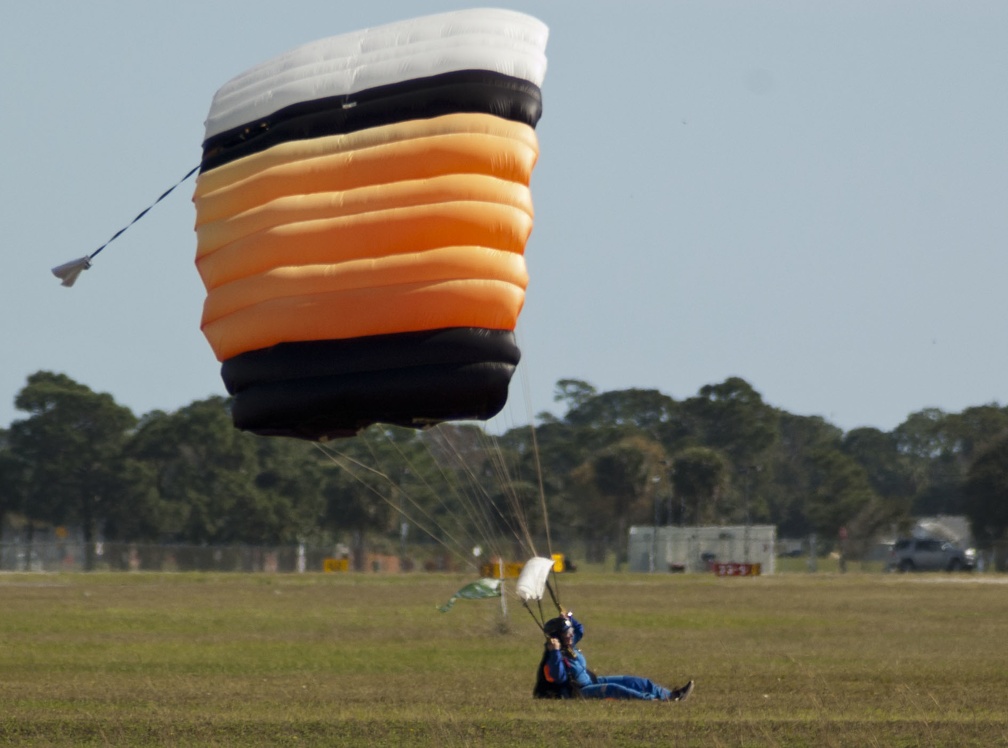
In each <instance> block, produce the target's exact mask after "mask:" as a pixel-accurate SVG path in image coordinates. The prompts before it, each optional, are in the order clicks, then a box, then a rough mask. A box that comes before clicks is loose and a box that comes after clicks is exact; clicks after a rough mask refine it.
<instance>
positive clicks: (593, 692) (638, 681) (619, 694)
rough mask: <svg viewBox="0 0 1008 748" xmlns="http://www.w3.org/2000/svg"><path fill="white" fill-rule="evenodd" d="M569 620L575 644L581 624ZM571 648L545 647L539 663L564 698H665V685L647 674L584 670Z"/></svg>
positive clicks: (582, 661) (667, 696)
mask: <svg viewBox="0 0 1008 748" xmlns="http://www.w3.org/2000/svg"><path fill="white" fill-rule="evenodd" d="M570 622H571V626H572V628H573V629H574V641H573V644H577V643H578V642H579V641H581V637H583V636H584V626H582V625H581V623H579V622H578V621H576V620H575V619H574V618H571V619H570ZM572 650H573V657H571V654H570V652H564V651H563V650H556V649H549V650H547V652H546V657H545V662H544V664H543V676H544V677H545V678H546V680H547V682H549V683H552V684H558V685H559V687H560V691H561V693H562V695H563V696H564V697H565V698H570V697H572V696H575V695H580V696H582V697H583V698H586V699H645V700H648V701H654V700H658V701H668V700H669V699H670V697H671V694H670V691H669V690H668V689H667V688H664V687H662V686H659V685H658V684H657V683H654V682H652V681H650V680H648V679H647V678H638V677H637V676H635V675H594V674H593V673H591V672H590V671H589V670H588V663H587V661H586V660H585V657H584V655H583V654H581V650H579V649H573V648H572ZM575 687H576V688H577V693H575Z"/></svg>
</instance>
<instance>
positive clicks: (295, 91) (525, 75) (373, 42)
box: [205, 8, 549, 138]
mask: <svg viewBox="0 0 1008 748" xmlns="http://www.w3.org/2000/svg"><path fill="white" fill-rule="evenodd" d="M548 35H549V30H548V29H547V27H546V25H545V24H544V23H543V22H542V21H540V20H538V19H537V18H533V17H532V16H529V15H525V14H524V13H518V12H516V11H511V10H501V9H491V8H483V9H473V10H461V11H455V12H452V13H441V14H438V15H433V16H424V17H421V18H414V19H411V20H408V21H399V22H397V23H390V24H387V25H385V26H376V27H374V28H370V29H364V30H361V31H355V32H352V33H349V34H342V35H339V36H333V37H330V38H328V39H321V40H319V41H316V42H311V43H309V44H305V45H302V46H300V47H297V48H296V49H293V50H291V51H290V52H287V53H286V54H283V55H280V56H279V57H275V58H273V59H272V60H268V61H267V62H264V63H262V64H260V65H257V66H255V67H253V68H251V69H249V70H247V71H245V72H244V73H242V74H240V75H238V76H236V77H235V78H233V79H231V80H230V81H229V82H228V83H226V84H225V85H224V86H222V87H221V88H220V90H218V91H217V93H216V94H215V95H214V98H213V102H212V103H211V105H210V113H209V115H208V116H207V120H206V135H205V137H206V138H210V137H212V136H214V135H217V134H218V133H221V132H224V131H226V130H230V129H231V128H234V127H238V126H240V125H243V124H245V123H248V122H254V121H256V120H258V119H261V118H263V117H265V116H267V115H269V114H272V113H273V112H276V111H279V110H280V109H283V108H284V107H286V106H290V105H291V104H296V103H298V102H302V101H314V100H316V99H322V98H326V97H329V96H348V95H352V94H353V93H356V92H358V91H364V90H366V89H369V88H374V87H376V86H383V85H388V84H391V83H399V82H402V81H408V80H412V79H414V78H424V77H428V76H432V75H439V74H441V73H450V72H456V71H459V70H489V71H492V72H496V73H502V74H505V75H509V76H512V77H515V78H521V79H523V80H527V81H530V82H531V83H534V84H535V85H536V86H541V85H542V82H543V78H544V77H545V75H546V40H547V37H548Z"/></svg>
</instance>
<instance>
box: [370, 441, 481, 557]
mask: <svg viewBox="0 0 1008 748" xmlns="http://www.w3.org/2000/svg"><path fill="white" fill-rule="evenodd" d="M369 431H373V429H371V430H369ZM381 433H382V435H383V436H384V437H385V439H386V441H387V442H388V443H389V444H391V445H392V447H393V449H395V451H396V452H397V453H398V455H399V457H400V458H401V459H402V460H403V462H404V463H405V464H406V466H407V468H408V469H409V470H411V471H412V472H411V474H412V475H414V476H415V477H417V478H419V479H420V480H421V481H422V482H423V485H424V486H425V487H426V488H427V489H428V490H430V493H431V495H433V496H436V497H438V496H440V494H439V493H438V492H437V491H434V490H433V488H432V487H431V486H430V484H429V483H428V482H427V481H426V480H425V479H424V478H423V475H422V471H419V470H417V469H416V467H415V466H414V465H413V463H412V462H410V460H409V459H408V458H407V457H406V455H405V454H404V453H403V451H402V449H400V447H399V445H398V444H397V443H396V442H395V441H394V440H393V439H392V438H391V437H390V436H389V432H388V430H387V429H381ZM360 439H361V441H362V443H363V444H364V445H365V446H366V447H367V449H368V452H370V453H371V459H373V460H374V461H375V464H376V465H380V463H381V460H380V458H379V457H378V454H377V453H376V452H375V445H374V443H373V442H372V441H371V440H370V438H369V435H368V433H367V432H364V433H363V434H361V436H360ZM385 477H386V480H388V481H389V483H390V484H391V485H392V486H394V487H396V488H397V489H398V490H399V492H400V493H401V494H402V495H403V497H405V498H406V500H408V501H409V503H410V505H411V506H413V507H414V508H415V509H416V510H417V511H418V512H420V514H422V515H423V516H424V517H425V518H426V519H428V520H429V521H430V522H431V523H432V524H433V526H434V527H435V528H436V529H437V530H440V531H441V532H442V533H443V534H444V535H445V536H446V537H448V538H449V540H451V542H452V543H453V544H454V545H455V549H454V550H453V549H452V548H450V547H449V546H448V544H447V543H444V542H443V541H440V540H439V538H438V537H437V536H436V535H435V534H434V533H433V532H431V531H430V530H428V529H426V528H425V527H424V526H423V525H421V524H419V523H417V522H415V521H414V520H413V519H412V518H411V517H409V516H408V515H407V514H406V513H405V512H403V511H402V510H401V508H400V507H397V506H395V505H392V506H393V508H394V509H395V510H396V511H398V512H399V513H400V514H401V515H402V516H403V518H404V519H406V520H408V521H411V522H414V524H416V525H417V527H418V528H419V529H420V530H421V531H422V532H424V533H426V534H427V535H429V536H430V537H432V538H434V539H435V540H439V542H441V544H442V545H443V546H444V547H445V548H446V549H447V550H449V551H450V552H451V553H453V554H454V555H456V556H458V557H459V558H460V559H461V560H462V562H463V563H465V564H466V565H467V566H471V567H475V563H474V562H473V560H472V558H471V557H470V555H469V548H467V547H466V544H465V542H464V539H463V540H459V539H458V538H456V537H455V536H454V535H453V534H452V533H451V532H449V531H448V530H447V529H445V527H444V525H442V524H441V523H440V522H439V521H438V520H437V519H436V518H435V517H433V516H431V514H430V512H428V511H427V509H425V508H424V507H423V506H421V504H420V503H419V502H418V501H417V500H416V499H415V498H414V497H413V496H411V495H410V493H409V492H408V491H405V490H403V487H402V486H401V485H397V484H396V483H395V481H393V480H392V479H391V478H390V477H389V476H388V474H387V472H386V473H385ZM438 501H439V503H440V505H441V508H442V509H445V510H446V511H449V512H450V509H449V507H448V506H447V505H446V504H445V503H444V501H443V500H441V499H440V498H439V499H438ZM390 505H391V502H390Z"/></svg>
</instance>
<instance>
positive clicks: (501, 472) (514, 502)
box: [482, 432, 536, 556]
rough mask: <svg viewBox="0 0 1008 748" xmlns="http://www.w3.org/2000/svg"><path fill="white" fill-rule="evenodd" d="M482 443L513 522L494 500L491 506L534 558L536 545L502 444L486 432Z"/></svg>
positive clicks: (516, 539)
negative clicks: (508, 468) (508, 467)
mask: <svg viewBox="0 0 1008 748" xmlns="http://www.w3.org/2000/svg"><path fill="white" fill-rule="evenodd" d="M482 441H483V445H484V451H485V452H486V454H487V457H488V459H489V464H490V466H491V468H492V469H493V471H494V474H495V476H496V477H497V483H498V486H499V487H500V492H501V495H502V496H503V497H504V499H505V500H506V502H507V505H508V507H509V508H510V510H511V514H510V517H512V518H513V520H511V519H509V518H508V517H505V516H504V514H503V512H502V511H501V509H500V507H498V506H497V505H496V504H495V503H493V501H492V500H491V506H493V508H494V509H495V510H496V511H497V514H498V516H499V517H500V518H501V520H502V521H503V522H504V523H505V524H507V525H508V527H510V528H511V531H512V533H513V534H514V536H515V541H516V542H517V543H518V545H519V546H521V547H522V548H523V549H524V551H525V552H526V553H527V554H529V555H532V556H534V555H536V552H535V543H534V541H533V540H532V534H531V533H530V532H529V526H528V521H527V519H526V517H525V508H524V507H523V506H522V503H521V499H520V497H519V495H518V492H517V491H515V490H514V482H513V481H512V479H511V477H510V475H509V473H508V470H507V465H506V464H505V461H504V455H503V451H502V450H501V448H500V444H499V443H498V442H497V440H496V439H495V438H494V437H492V436H490V435H489V434H487V433H486V432H483V434H482ZM488 498H489V497H488Z"/></svg>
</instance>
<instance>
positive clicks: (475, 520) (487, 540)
mask: <svg viewBox="0 0 1008 748" xmlns="http://www.w3.org/2000/svg"><path fill="white" fill-rule="evenodd" d="M383 433H385V435H386V438H388V432H383ZM428 433H430V434H431V436H432V437H436V435H437V434H438V433H439V432H435V431H433V430H432V432H428ZM426 436H427V435H426V434H425V435H424V436H422V437H421V444H423V445H424V447H425V448H426V449H427V452H428V454H429V455H430V457H431V460H432V462H433V463H434V465H435V466H436V467H437V469H438V470H439V471H440V473H441V476H442V478H443V479H444V483H445V485H446V486H447V487H448V488H449V489H450V491H451V493H452V495H453V496H454V497H455V499H456V500H457V502H458V506H459V507H461V509H462V510H463V511H464V512H465V514H466V516H467V518H468V520H469V521H470V522H471V523H472V525H473V527H474V528H475V529H476V531H477V532H478V533H479V535H480V538H481V541H482V542H483V543H484V544H485V545H486V546H487V547H488V548H490V550H491V552H497V549H496V548H495V542H494V541H493V533H492V532H491V526H492V523H491V521H490V518H489V516H488V515H487V512H486V510H485V507H484V506H483V504H481V503H479V502H477V501H475V500H473V499H472V498H471V497H469V496H468V495H467V493H466V492H465V491H464V490H460V487H459V486H458V485H457V482H456V481H455V480H454V479H453V474H449V473H448V472H446V470H445V467H444V465H443V462H444V460H443V459H439V457H438V455H436V454H434V450H433V449H432V448H431V444H430V441H429V440H428V439H427V438H426ZM389 442H390V443H391V445H392V447H393V448H394V449H395V450H396V451H397V452H398V453H399V454H400V456H401V457H402V459H403V460H404V461H405V462H406V463H407V465H410V466H411V467H412V463H410V461H409V459H408V458H407V457H406V455H405V454H404V453H403V452H402V450H401V449H400V448H399V445H398V444H397V443H396V442H394V441H393V440H392V439H391V438H389ZM456 459H458V460H459V462H460V463H461V458H460V457H456ZM461 464H462V465H463V467H464V463H461ZM413 472H414V475H416V476H417V477H418V478H419V479H420V480H421V481H422V482H423V484H424V486H425V487H426V488H427V489H428V490H429V491H430V493H431V495H432V496H435V497H438V502H439V504H440V505H441V508H442V509H444V510H445V511H446V513H449V514H450V513H452V508H451V507H449V506H448V505H447V503H446V502H445V501H444V499H442V498H440V497H441V495H442V492H439V491H435V490H434V489H433V487H432V486H431V485H430V483H429V481H427V479H426V478H424V476H423V474H422V471H418V470H415V469H414V471H413ZM469 477H470V482H471V484H472V485H473V486H474V487H475V490H477V491H479V489H480V486H479V485H478V483H477V482H476V481H475V479H474V478H473V477H472V476H471V474H470V476H469ZM480 509H482V511H480ZM502 578H503V577H502Z"/></svg>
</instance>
